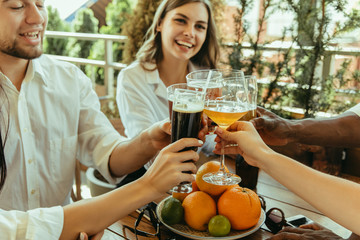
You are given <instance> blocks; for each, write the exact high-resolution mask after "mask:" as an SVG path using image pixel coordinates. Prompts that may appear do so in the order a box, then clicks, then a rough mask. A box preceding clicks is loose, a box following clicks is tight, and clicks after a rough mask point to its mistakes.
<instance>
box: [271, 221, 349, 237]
mask: <svg viewBox="0 0 360 240" xmlns="http://www.w3.org/2000/svg"><path fill="white" fill-rule="evenodd" d="M269 239H270V240H282V239H283V240H297V239H306V240H340V239H341V240H343V238H342V237H340V236H338V235H336V234H335V233H333V232H332V231H330V230H329V229H327V228H325V227H323V226H321V225H319V224H317V223H310V224H305V225H301V226H300V227H298V228H293V227H286V228H284V229H283V230H281V231H280V232H279V233H278V234H276V235H274V236H273V237H271V238H269Z"/></svg>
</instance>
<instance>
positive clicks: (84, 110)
mask: <svg viewBox="0 0 360 240" xmlns="http://www.w3.org/2000/svg"><path fill="white" fill-rule="evenodd" d="M77 71H78V76H76V77H74V79H77V80H78V81H79V82H80V84H81V88H80V89H81V94H80V104H81V105H80V116H79V128H78V129H79V130H78V143H79V147H78V159H79V160H80V161H81V163H83V164H85V165H86V166H94V167H95V168H96V169H97V170H99V171H100V173H101V175H102V176H104V177H105V178H106V180H108V181H109V183H111V184H115V183H117V182H119V181H120V180H121V179H122V178H113V177H112V175H111V173H110V170H109V158H110V155H111V153H112V152H113V150H114V149H115V147H116V146H117V145H118V144H120V143H121V142H123V141H126V140H127V138H125V137H123V136H121V135H120V134H119V133H118V132H117V131H116V130H115V128H114V127H113V126H112V125H111V123H110V121H109V119H108V118H107V117H106V116H105V114H104V113H103V112H101V110H100V102H99V98H98V96H97V95H96V93H95V91H94V90H93V88H92V85H91V81H90V79H89V78H88V77H86V75H85V74H83V72H81V70H80V69H77Z"/></svg>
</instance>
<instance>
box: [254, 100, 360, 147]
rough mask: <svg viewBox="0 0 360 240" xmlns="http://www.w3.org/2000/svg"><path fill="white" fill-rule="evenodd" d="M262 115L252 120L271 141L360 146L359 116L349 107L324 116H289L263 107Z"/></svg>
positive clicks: (267, 142)
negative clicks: (307, 117)
mask: <svg viewBox="0 0 360 240" xmlns="http://www.w3.org/2000/svg"><path fill="white" fill-rule="evenodd" d="M257 111H258V115H260V117H258V118H255V119H253V120H252V121H251V122H252V123H253V124H254V126H255V128H256V129H257V130H258V132H259V134H260V136H261V137H262V139H263V140H264V141H265V143H266V144H269V145H286V144H287V143H290V142H299V143H304V144H310V145H321V146H334V147H335V146H336V147H359V146H360V117H359V116H358V115H357V114H356V113H354V112H352V111H347V112H345V113H343V114H341V115H339V116H336V117H331V118H322V119H311V118H309V119H303V120H288V119H284V118H281V117H279V116H277V115H276V114H274V113H272V112H270V111H267V110H265V109H263V108H261V107H258V109H257Z"/></svg>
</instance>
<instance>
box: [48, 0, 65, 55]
mask: <svg viewBox="0 0 360 240" xmlns="http://www.w3.org/2000/svg"><path fill="white" fill-rule="evenodd" d="M47 11H48V19H49V21H48V24H47V30H50V31H63V32H69V31H70V26H69V25H68V24H67V23H66V22H64V21H62V20H61V18H60V16H59V12H58V10H57V9H56V8H52V7H51V6H47ZM67 44H68V39H58V38H45V40H44V52H45V53H48V54H54V55H67V49H66V46H67Z"/></svg>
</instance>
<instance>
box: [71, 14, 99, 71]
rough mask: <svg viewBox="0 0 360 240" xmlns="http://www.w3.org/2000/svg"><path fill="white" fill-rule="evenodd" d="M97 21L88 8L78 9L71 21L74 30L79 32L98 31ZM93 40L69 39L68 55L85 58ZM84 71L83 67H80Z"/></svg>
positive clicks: (88, 53)
mask: <svg viewBox="0 0 360 240" xmlns="http://www.w3.org/2000/svg"><path fill="white" fill-rule="evenodd" d="M98 24H99V21H98V20H97V19H96V18H95V17H94V12H93V11H92V10H91V9H90V8H82V9H80V10H79V11H78V12H77V13H76V16H75V19H74V21H73V22H72V28H73V31H74V32H79V33H98ZM93 44H94V42H93V41H86V40H77V39H70V40H69V44H68V47H67V48H68V51H69V56H71V57H79V58H87V57H88V56H89V55H90V49H91V47H92V45H93ZM81 69H82V70H83V71H85V67H83V66H82V67H81Z"/></svg>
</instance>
